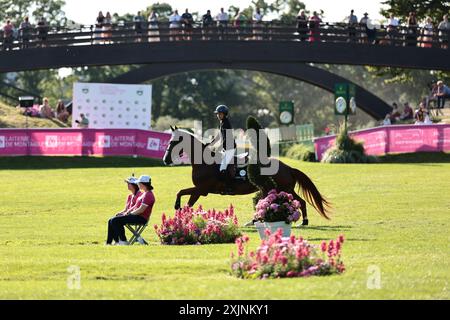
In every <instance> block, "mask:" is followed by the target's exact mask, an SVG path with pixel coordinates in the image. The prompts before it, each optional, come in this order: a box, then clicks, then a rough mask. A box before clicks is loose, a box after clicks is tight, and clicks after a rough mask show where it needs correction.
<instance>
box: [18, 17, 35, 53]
mask: <svg viewBox="0 0 450 320" xmlns="http://www.w3.org/2000/svg"><path fill="white" fill-rule="evenodd" d="M32 29H33V27H32V26H31V23H30V21H29V19H28V17H25V19H24V20H23V21H22V23H21V24H20V27H19V34H20V38H21V39H22V49H24V48H28V43H29V42H30V38H31V31H32Z"/></svg>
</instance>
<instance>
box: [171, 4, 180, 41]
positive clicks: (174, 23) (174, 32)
mask: <svg viewBox="0 0 450 320" xmlns="http://www.w3.org/2000/svg"><path fill="white" fill-rule="evenodd" d="M180 27H181V17H180V15H179V14H178V10H175V11H174V12H173V13H172V14H171V15H170V17H169V29H170V35H171V37H170V41H174V40H180V39H179V37H178V34H179V32H180Z"/></svg>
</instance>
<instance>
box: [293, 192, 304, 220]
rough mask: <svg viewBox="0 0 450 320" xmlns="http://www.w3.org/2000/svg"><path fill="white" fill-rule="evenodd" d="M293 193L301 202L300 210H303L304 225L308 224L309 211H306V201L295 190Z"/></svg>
mask: <svg viewBox="0 0 450 320" xmlns="http://www.w3.org/2000/svg"><path fill="white" fill-rule="evenodd" d="M291 193H292V195H293V196H294V199H295V200H298V201H299V202H300V211H301V212H302V219H303V222H302V226H307V225H308V213H307V212H306V201H305V200H303V199H302V198H300V196H299V195H298V194H297V193H295V191H293V190H292V191H291Z"/></svg>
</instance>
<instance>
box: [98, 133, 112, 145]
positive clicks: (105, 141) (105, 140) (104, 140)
mask: <svg viewBox="0 0 450 320" xmlns="http://www.w3.org/2000/svg"><path fill="white" fill-rule="evenodd" d="M98 146H99V147H100V148H110V147H111V136H99V138H98Z"/></svg>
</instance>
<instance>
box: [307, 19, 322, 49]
mask: <svg viewBox="0 0 450 320" xmlns="http://www.w3.org/2000/svg"><path fill="white" fill-rule="evenodd" d="M321 22H322V19H320V17H319V15H318V14H317V12H316V11H314V13H313V15H312V16H311V17H310V18H309V30H310V31H309V41H310V42H313V41H320V23H321Z"/></svg>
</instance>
